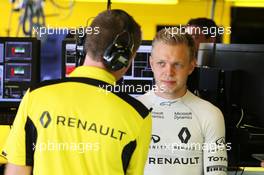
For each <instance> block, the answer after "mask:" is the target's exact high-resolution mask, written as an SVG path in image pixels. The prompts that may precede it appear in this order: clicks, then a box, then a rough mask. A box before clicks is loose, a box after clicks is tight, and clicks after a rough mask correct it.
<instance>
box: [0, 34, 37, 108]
mask: <svg viewBox="0 0 264 175" xmlns="http://www.w3.org/2000/svg"><path fill="white" fill-rule="evenodd" d="M39 53H40V42H39V41H38V40H37V39H35V38H9V37H4V38H0V107H18V105H19V103H20V101H21V99H22V97H23V96H24V94H25V92H26V90H27V89H28V87H29V86H30V85H33V84H34V83H37V82H38V81H39V76H40V73H39V70H40V69H39V60H38V59H39V57H40V55H39Z"/></svg>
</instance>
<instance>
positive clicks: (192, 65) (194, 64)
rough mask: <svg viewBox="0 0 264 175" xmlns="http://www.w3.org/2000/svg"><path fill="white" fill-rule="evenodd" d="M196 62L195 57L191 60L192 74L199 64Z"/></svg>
mask: <svg viewBox="0 0 264 175" xmlns="http://www.w3.org/2000/svg"><path fill="white" fill-rule="evenodd" d="M196 62H197V60H196V58H193V59H192V60H191V62H190V69H189V74H188V75H190V74H191V73H192V72H193V70H194V68H195V67H196V66H197V63H196Z"/></svg>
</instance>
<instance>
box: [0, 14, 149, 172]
mask: <svg viewBox="0 0 264 175" xmlns="http://www.w3.org/2000/svg"><path fill="white" fill-rule="evenodd" d="M90 27H91V28H93V29H95V28H96V29H97V30H98V31H99V33H98V32H96V33H93V34H87V36H86V41H85V50H86V53H87V54H86V58H85V61H84V64H83V66H80V67H78V68H77V69H75V70H74V71H73V72H72V74H71V75H70V77H69V78H66V79H63V80H58V81H57V80H53V81H46V82H42V83H41V84H40V85H37V86H35V87H31V88H30V89H29V90H28V91H27V93H26V94H25V96H24V98H23V100H22V102H21V104H20V107H19V110H18V113H17V116H16V119H15V121H14V126H13V128H12V130H11V133H10V135H9V137H8V140H7V143H6V146H5V149H4V151H3V153H2V154H3V155H4V156H6V158H7V159H8V162H9V163H8V165H7V168H6V172H5V174H6V175H29V174H31V172H32V171H33V174H34V175H74V174H78V175H86V174H87V175H124V174H128V175H142V174H143V169H144V164H145V161H146V158H147V153H148V146H149V142H150V138H151V116H150V113H149V111H148V109H147V108H146V107H145V106H144V105H143V104H142V103H140V102H139V101H137V100H136V99H134V98H132V97H130V96H129V95H127V94H125V93H123V92H116V91H114V84H115V82H116V81H117V80H118V79H120V78H121V77H122V76H123V75H124V74H125V72H126V71H127V70H128V68H129V66H130V64H131V60H132V59H133V58H134V57H135V54H136V50H137V49H138V47H139V45H140V41H141V30H140V26H139V25H138V24H137V23H136V22H135V21H134V19H133V18H132V17H131V16H130V15H128V14H127V13H126V12H124V11H122V10H109V11H104V12H102V13H100V14H99V15H98V16H97V17H96V18H95V19H94V20H93V22H92V24H91V26H90Z"/></svg>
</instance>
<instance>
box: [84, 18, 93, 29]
mask: <svg viewBox="0 0 264 175" xmlns="http://www.w3.org/2000/svg"><path fill="white" fill-rule="evenodd" d="M94 18H95V17H90V18H88V19H87V20H86V25H85V27H88V26H89V22H90V21H91V20H92V19H94Z"/></svg>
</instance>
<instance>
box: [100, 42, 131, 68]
mask: <svg viewBox="0 0 264 175" xmlns="http://www.w3.org/2000/svg"><path fill="white" fill-rule="evenodd" d="M130 56H131V51H130V49H128V48H127V47H123V46H122V45H119V44H116V43H115V44H111V45H110V46H109V47H107V49H106V50H105V52H104V56H103V61H104V64H105V65H106V67H107V68H108V69H110V70H112V71H116V70H119V69H122V68H123V67H127V66H128V63H129V58H130Z"/></svg>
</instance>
